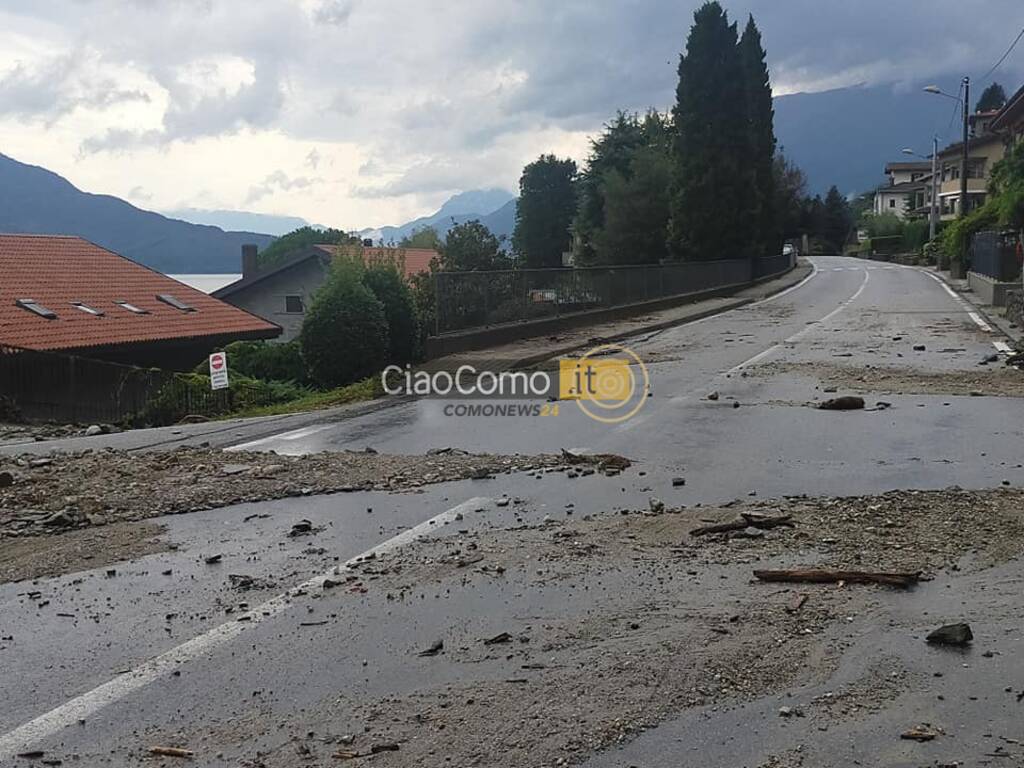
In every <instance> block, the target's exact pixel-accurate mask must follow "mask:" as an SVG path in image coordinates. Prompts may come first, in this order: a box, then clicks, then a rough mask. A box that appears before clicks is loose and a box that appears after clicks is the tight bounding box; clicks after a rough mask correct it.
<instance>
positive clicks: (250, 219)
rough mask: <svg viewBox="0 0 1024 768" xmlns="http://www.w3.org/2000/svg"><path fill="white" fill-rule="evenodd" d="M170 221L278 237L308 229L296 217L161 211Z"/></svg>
mask: <svg viewBox="0 0 1024 768" xmlns="http://www.w3.org/2000/svg"><path fill="white" fill-rule="evenodd" d="M163 214H164V215H165V216H167V217H168V218H171V219H181V220H182V221H187V222H189V223H191V224H204V225H206V226H211V227H220V228H221V229H223V230H224V231H225V232H233V231H234V232H238V231H241V232H263V233H265V234H268V235H274V236H275V237H280V236H281V235H287V234H288V233H289V232H293V231H295V230H296V229H299V228H300V227H308V226H309V222H308V221H306V220H305V219H300V218H299V217H298V216H274V215H271V214H269V213H250V212H249V211H220V210H214V211H209V210H205V209H203V208H182V209H180V210H176V211H163Z"/></svg>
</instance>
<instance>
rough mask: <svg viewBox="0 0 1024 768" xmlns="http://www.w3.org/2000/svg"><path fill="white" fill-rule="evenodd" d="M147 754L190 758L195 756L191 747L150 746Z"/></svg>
mask: <svg viewBox="0 0 1024 768" xmlns="http://www.w3.org/2000/svg"><path fill="white" fill-rule="evenodd" d="M149 754H151V755H160V756H162V757H182V758H186V759H187V758H192V757H195V754H196V753H195V752H193V751H192V750H191V749H180V748H178V747H150V748H149Z"/></svg>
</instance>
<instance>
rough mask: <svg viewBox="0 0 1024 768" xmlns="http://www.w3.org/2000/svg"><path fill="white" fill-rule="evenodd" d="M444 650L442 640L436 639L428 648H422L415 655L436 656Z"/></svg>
mask: <svg viewBox="0 0 1024 768" xmlns="http://www.w3.org/2000/svg"><path fill="white" fill-rule="evenodd" d="M443 650H444V640H437V641H436V642H434V643H433V644H432V645H431V646H430V647H429V648H424V649H423V650H422V651H420V652H419V653H418V654H416V655H417V656H437V654H439V653H440V652H441V651H443Z"/></svg>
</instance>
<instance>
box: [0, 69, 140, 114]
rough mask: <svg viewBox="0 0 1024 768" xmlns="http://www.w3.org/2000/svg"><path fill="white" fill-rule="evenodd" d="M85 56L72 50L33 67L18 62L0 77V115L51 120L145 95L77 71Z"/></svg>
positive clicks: (138, 99) (105, 79)
mask: <svg viewBox="0 0 1024 768" xmlns="http://www.w3.org/2000/svg"><path fill="white" fill-rule="evenodd" d="M84 59H85V56H84V55H83V54H81V53H78V52H74V53H70V54H67V55H63V56H55V57H53V58H50V59H47V60H44V61H43V62H41V63H40V64H38V65H37V66H35V67H30V66H28V65H26V64H23V63H18V64H16V65H15V66H14V68H13V69H11V70H9V71H8V72H6V73H4V74H3V75H2V76H0V115H13V116H16V117H22V118H26V119H34V118H43V119H45V120H47V121H52V120H55V119H57V118H59V117H63V116H64V115H67V114H70V113H71V112H73V111H75V110H76V109H78V108H79V107H86V108H91V109H98V110H105V109H108V108H110V107H112V106H114V105H116V104H122V103H125V102H130V101H149V95H148V94H146V93H144V92H142V91H139V90H133V89H125V88H120V87H118V84H117V82H116V81H114V80H112V79H110V78H89V77H86V76H83V75H82V74H81V71H80V68H81V67H82V65H83V60H84Z"/></svg>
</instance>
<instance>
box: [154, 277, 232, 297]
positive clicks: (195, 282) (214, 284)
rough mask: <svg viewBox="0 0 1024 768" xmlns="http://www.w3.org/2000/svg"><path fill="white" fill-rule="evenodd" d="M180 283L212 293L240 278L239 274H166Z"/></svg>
mask: <svg viewBox="0 0 1024 768" xmlns="http://www.w3.org/2000/svg"><path fill="white" fill-rule="evenodd" d="M168 277H172V278H174V279H175V280H177V281H178V282H180V283H184V284H185V285H188V286H191V287H192V288H195V289H196V290H197V291H202V292H203V293H213V292H214V291H216V290H220V289H221V288H223V287H224V286H225V285H228V284H230V283H233V282H235V280H241V279H242V276H241V275H227V274H224V275H168Z"/></svg>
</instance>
